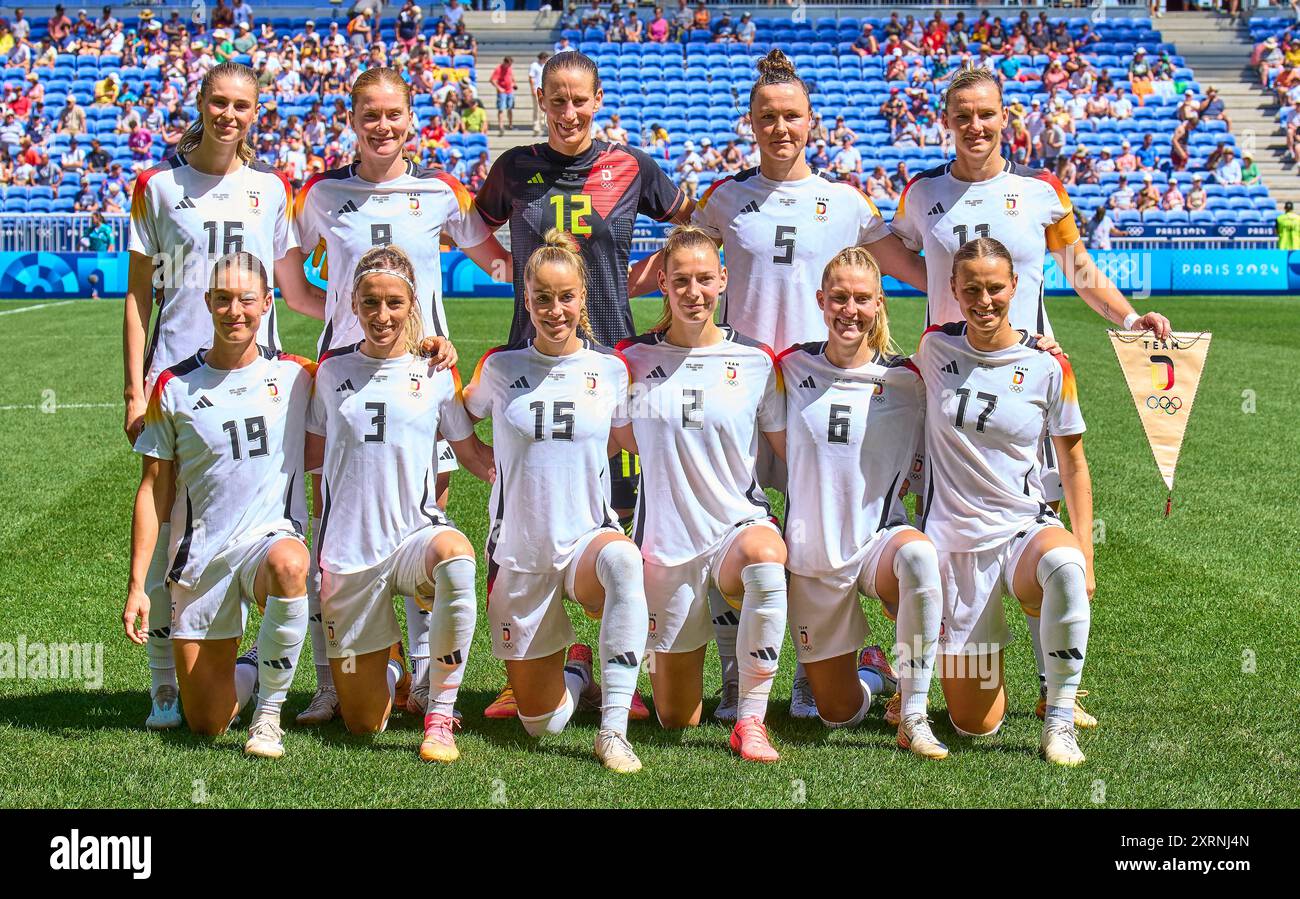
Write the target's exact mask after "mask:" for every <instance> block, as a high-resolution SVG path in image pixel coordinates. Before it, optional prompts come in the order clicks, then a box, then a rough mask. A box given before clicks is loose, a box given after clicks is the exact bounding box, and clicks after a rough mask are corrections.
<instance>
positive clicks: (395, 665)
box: [384, 659, 404, 702]
mask: <svg viewBox="0 0 1300 899" xmlns="http://www.w3.org/2000/svg"><path fill="white" fill-rule="evenodd" d="M403 670H404V669H403V668H402V663H401V662H399V661H398V660H397V659H389V660H388V670H387V671H385V672H384V673H385V675H386V676H387V678H388V701H389V702H392V701H393V700H395V699H396V698H397V682H398V681H399V680H401V679H402V672H403Z"/></svg>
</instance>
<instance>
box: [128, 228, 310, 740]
mask: <svg viewBox="0 0 1300 899" xmlns="http://www.w3.org/2000/svg"><path fill="white" fill-rule="evenodd" d="M209 284H210V286H209V289H208V291H207V294H206V297H207V305H208V308H209V310H210V312H209V320H210V321H211V322H212V324H213V326H214V333H213V335H212V340H211V344H212V347H211V349H200V350H199V351H198V352H197V353H195V354H194V355H192V356H190V357H189V358H188V359H186V360H184V361H182V362H180V363H179V364H176V365H173V366H171V367H169V368H167V369H165V370H164V371H163V372H162V373H161V374H160V375H159V376H158V378H157V380H156V382H155V384H154V388H153V393H152V394H151V395H150V399H149V405H148V408H147V409H146V411H145V426H144V430H143V431H142V432H141V434H140V437H139V439H138V440H137V441H136V445H135V449H136V452H138V453H140V455H141V456H143V457H144V470H143V474H142V476H141V478H140V489H139V491H138V492H137V493H136V498H135V512H134V515H133V516H132V522H131V580H130V584H129V585H128V588H127V601H126V609H125V611H124V612H123V613H122V621H123V624H124V625H125V627H126V634H127V636H128V637H129V638H130V639H131V640H132V641H133V642H135V643H138V644H145V643H146V642H147V641H148V639H149V634H148V632H147V631H146V628H145V627H144V626H142V624H143V622H148V620H149V615H150V612H151V606H152V604H153V603H154V602H156V601H157V600H156V599H155V598H154V597H151V596H150V594H149V592H148V591H147V589H146V583H147V571H148V569H149V567H150V564H151V563H150V557H151V556H153V555H154V551H155V543H156V542H157V541H158V540H159V537H160V532H161V527H160V525H161V523H162V522H164V521H170V522H172V523H173V524H174V528H172V530H171V536H170V539H169V544H170V545H169V546H167V547H165V548H164V550H163V551H164V552H165V554H166V560H167V566H168V571H167V575H166V578H167V583H168V585H169V586H170V595H169V596H167V597H166V600H165V602H164V603H163V605H164V608H166V609H167V610H168V612H169V614H170V615H171V628H172V634H171V638H172V639H171V644H172V648H173V649H174V650H175V664H176V667H177V668H178V669H179V673H180V694H181V697H182V699H183V701H184V704H185V719H186V721H187V723H188V724H189V726H190V729H191V730H192V731H194V732H195V733H200V734H210V735H216V734H221V733H224V732H225V730H226V728H227V727H229V726H230V724H231V723H232V719H233V718H234V717H235V716H236V715H237V714H238V713H239V709H240V708H241V707H242V706H243V705H244V703H245V702H247V701H248V698H249V696H251V695H252V693H253V689H254V686H255V685H257V684H259V682H260V686H258V699H257V710H256V712H255V713H254V715H253V720H252V726H251V727H250V728H249V731H248V742H247V743H245V744H244V751H245V752H246V753H248V754H249V755H257V756H262V757H264V758H279V757H280V756H281V755H283V754H284V744H283V742H282V739H281V738H282V737H283V733H284V732H283V731H282V730H281V729H280V707H281V705H283V703H284V698H285V696H286V694H287V693H288V692H289V685H290V684H291V683H292V681H293V674H294V671H295V670H296V669H297V664H298V654H299V652H300V651H301V650H302V642H303V637H304V636H305V633H306V630H307V583H306V579H307V547H306V546H304V545H303V538H302V535H301V533H300V531H301V528H302V524H301V522H302V519H303V517H304V515H303V509H302V477H303V437H304V430H303V428H304V425H305V421H306V416H307V406H308V403H309V402H310V399H311V391H312V371H313V369H314V368H315V365H314V364H313V363H311V362H308V361H307V360H305V359H300V358H299V357H297V356H290V355H287V354H285V353H281V352H278V351H276V350H273V349H271V348H269V347H264V346H259V345H258V343H257V335H258V333H259V329H260V328H261V326H262V322H263V319H264V318H265V317H266V316H267V315H269V314H270V310H271V306H272V299H271V289H270V286H269V284H268V282H267V274H266V269H265V268H264V267H263V266H262V263H261V262H260V261H258V259H257V257H256V256H254V255H253V254H252V253H250V252H248V251H241V252H236V253H231V254H228V255H226V256H223V257H221V258H220V259H219V260H218V261H217V263H216V265H215V266H214V267H213V269H212V275H211V280H210V282H209ZM253 602H256V603H257V605H258V607H259V608H260V609H261V610H262V624H261V627H260V628H259V630H258V634H257V646H256V647H255V649H254V652H253V653H250V654H249V655H248V656H245V657H244V658H241V659H240V660H239V661H240V662H247V663H248V664H237V663H236V659H235V655H236V653H237V652H238V651H239V641H240V637H241V636H242V635H243V633H244V626H245V623H246V621H247V617H248V605H249V604H250V603H253ZM259 655H260V657H261V664H260V666H259V664H258V656H259ZM259 667H260V674H259Z"/></svg>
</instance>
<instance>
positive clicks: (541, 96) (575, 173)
mask: <svg viewBox="0 0 1300 899" xmlns="http://www.w3.org/2000/svg"><path fill="white" fill-rule="evenodd" d="M602 96H603V92H602V90H601V84H600V74H599V72H598V71H597V69H596V63H595V62H593V61H592V60H591V59H590V58H589V57H587V56H584V55H583V54H581V53H578V52H576V51H575V52H572V53H558V54H556V55H555V56H552V57H551V58H550V59H549V60H547V62H546V65H545V66H544V67H543V68H542V79H541V87H540V88H539V89H538V91H537V97H536V98H535V99H536V103H537V105H538V108H540V109H541V110H542V111H543V112H544V113H545V120H546V129H547V140H546V143H544V144H532V145H530V146H523V147H514V148H512V149H510V150H507V151H506V152H505V153H503V154H502V155H501V156H500V158H498V159H497V161H496V162H495V163H494V164H493V165H492V170H491V171H490V172H488V177H487V181H486V182H485V183H484V184H483V189H482V190H481V191H479V193H478V196H477V197H475V200H474V203H475V207H476V208H477V209H478V212H479V214H480V215H481V216H482V217H483V220H484V221H485V222H487V224H488V227H490V228H492V229H494V230H495V229H497V228H500V227H501V226H502V225H504V224H505V223H506V222H509V223H510V245H511V248H512V249H513V251H514V284H515V315H514V320H513V322H512V323H511V325H510V343H511V344H514V343H516V342H518V341H520V340H522V339H524V338H526V337H529V336H531V335H532V333H533V328H532V321H531V318H530V316H529V314H528V311H527V308H526V305H525V295H526V291H527V286H526V284H525V282H524V271H525V268H526V264H527V260H528V259H529V258H531V256H532V253H533V251H534V250H536V249H537V248H538V247H539V246H541V245H542V244H543V243H544V236H545V235H546V233H547V232H548V231H549V230H550V229H551V228H557V229H559V230H561V231H567V232H568V233H569V234H571V235H572V236H573V237H574V238H576V239H577V241H578V246H579V249H580V252H581V253H582V259H583V262H584V263H585V264H586V268H587V273H588V278H587V291H588V292H587V306H588V309H589V314H590V319H591V333H592V338H593V339H594V340H596V341H597V342H599V343H602V344H604V345H605V346H609V347H612V346H614V345H616V344H617V343H618V342H619V341H620V340H625V339H627V338H629V337H632V336H633V335H635V334H636V331H635V329H634V328H633V325H632V310H631V307H630V306H629V305H628V300H627V297H628V292H627V284H628V256H629V254H630V253H631V250H632V229H633V227H634V225H635V224H636V217H637V215H638V214H643V215H647V216H649V217H650V218H652V219H654V220H656V221H660V222H664V221H669V220H672V221H675V222H685V221H688V220H689V219H690V217H691V210H692V209H693V208H694V203H693V202H692V201H690V200H689V199H687V197H686V195H685V194H684V193H683V192H682V191H680V190H678V188H677V187H676V185H674V184H673V182H672V179H670V178H669V177H668V176H667V175H666V174H664V173H663V172H662V171H660V169H659V167H658V166H657V165H655V163H654V160H652V159H651V158H650V157H649V156H647V155H646V154H645V153H643V152H641V151H640V150H638V149H636V148H635V147H629V146H627V145H626V144H612V143H609V142H607V141H602V140H593V139H592V136H591V133H592V128H591V124H592V119H593V118H594V117H595V115H596V113H597V112H598V111H599V110H600V105H601V99H602ZM610 475H611V497H610V498H611V501H612V503H613V506H614V509H615V511H616V512H617V513H618V516H619V518H620V520H621V521H622V523H623V524H624V526H629V525H630V522H631V515H632V508H633V507H634V506H635V505H636V489H637V488H636V485H637V461H636V459H634V458H633V457H631V456H628V455H627V454H621V455H620V456H619V457H617V458H614V459H611V460H610ZM484 714H485V715H487V716H488V717H489V718H496V717H511V716H513V715H514V714H515V712H514V708H513V704H512V701H511V696H510V691H509V684H507V685H506V689H505V690H503V691H502V694H501V696H500V697H498V699H497V700H496V701H495V702H493V703H492V705H491V706H489V707H488V709H487V710H486V711H485V712H484ZM633 715H634V717H637V718H644V717H647V716H648V715H649V712H648V711H647V710H646V709H645V707H644V706H643V705H641V703H640V701H639V699H638V700H637V701H635V702H634V705H633Z"/></svg>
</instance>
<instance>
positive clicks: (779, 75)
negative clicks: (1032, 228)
mask: <svg viewBox="0 0 1300 899" xmlns="http://www.w3.org/2000/svg"><path fill="white" fill-rule="evenodd" d="M758 71H759V77H758V80H757V81H756V82H755V83H754V86H753V88H751V89H750V92H749V115H750V119H751V121H752V122H753V126H754V140H755V143H756V144H757V146H758V152H759V158H760V162H759V165H758V167H757V168H751V169H746V170H744V171H742V172H740V173H739V174H737V175H734V176H732V177H729V178H724V179H722V180H721V181H718V182H715V183H714V184H713V186H712V187H710V188H709V190H708V191H707V192H706V193H705V194H704V196H703V197H702V198H701V199H700V204H699V206H697V207H696V209H695V212H694V215H693V217H692V222H693V224H695V225H697V226H698V227H700V228H703V229H704V230H705V231H706V232H708V233H709V234H710V235H711V236H713V237H714V238H715V239H717V240H719V241H721V242H722V245H723V247H724V249H725V251H726V257H727V267H728V269H729V270H730V271H731V273H732V275H733V277H732V278H731V285H732V286H731V288H730V289H728V290H727V294H726V298H725V303H724V308H723V310H722V320H723V321H724V322H726V323H728V324H731V325H733V326H734V327H735V328H737V329H738V330H739V331H740V332H741V333H743V334H746V335H748V336H750V337H752V338H753V339H755V340H759V341H762V342H763V343H766V344H767V345H768V346H773V347H778V348H781V349H784V348H785V347H789V346H793V345H795V344H799V343H804V342H806V341H817V340H825V339H826V333H827V332H826V324H825V322H824V321H823V320H822V315H821V312H820V311H819V310H818V308H817V304H816V303H815V302H814V300H813V296H814V295H815V294H816V291H817V289H818V286H819V284H820V280H821V276H822V271H823V269H825V267H826V264H827V263H828V262H830V260H831V258H832V257H834V255H835V254H836V253H838V252H839V251H840V250H841V249H843V248H844V247H846V246H854V245H863V246H866V247H868V248H869V249H870V250H871V253H872V255H873V256H874V257H875V258H876V259H877V260H879V264H880V266H881V267H882V269H883V270H884V271H885V272H886V273H887V274H891V275H893V276H895V277H896V278H899V279H900V280H903V281H906V282H907V283H909V284H911V285H912V286H913V287H916V288H918V289H921V290H924V289H925V266H924V264H923V263H922V262H921V261H920V260H919V259H918V258H917V256H916V254H915V253H912V252H910V251H909V250H908V249H907V248H906V247H904V246H903V245H902V243H900V242H899V240H898V238H896V237H894V236H893V235H891V234H890V233H889V228H888V227H887V226H886V225H885V222H884V219H882V218H881V217H880V213H879V212H878V211H877V210H876V207H875V204H873V203H872V202H871V200H870V199H869V198H868V197H867V196H866V195H865V194H863V193H862V192H861V191H860V190H858V189H857V188H856V187H853V186H852V185H850V184H847V183H844V182H839V181H835V180H834V179H833V178H832V177H831V176H830V175H829V174H828V173H826V172H819V171H815V170H814V169H813V168H811V167H810V166H809V164H808V162H807V160H806V159H805V156H804V148H805V147H806V146H807V144H808V134H809V131H810V129H811V128H812V105H811V101H810V99H809V94H808V87H807V85H806V84H804V82H803V80H802V79H801V78H800V77H799V76H798V74H797V73H796V72H795V68H794V64H793V63H792V62H791V61H790V60H789V58H788V57H786V55H785V54H784V53H782V52H781V51H780V50H772V51H771V52H770V53H768V55H767V57H766V58H764V59H762V60H760V61H759V63H758ZM660 258H661V256H660V254H656V255H655V256H654V257H651V258H650V259H649V260H648V261H647V262H645V263H642V264H641V265H640V266H639V267H638V276H637V277H636V278H635V283H634V285H633V288H632V292H633V294H637V293H645V292H649V291H650V290H653V289H654V279H655V278H656V277H657V274H656V272H657V270H658V268H659V259H660ZM758 478H759V482H760V483H761V484H762V485H763V486H765V487H774V488H776V489H778V490H779V489H783V488H784V486H785V467H784V466H783V465H781V464H780V463H778V462H776V461H775V460H773V459H772V457H771V454H770V452H768V450H767V447H766V445H764V444H760V445H759V472H758ZM713 602H714V606H715V613H714V616H715V621H714V624H715V627H716V629H717V637H718V653H719V656H720V657H721V661H722V672H723V699H722V703H721V704H720V705H719V706H718V709H717V711H716V712H715V715H717V716H718V717H720V718H723V719H724V720H729V719H730V718H732V717H734V715H735V699H734V697H735V695H736V692H735V691H736V679H735V678H736V674H735V672H736V667H735V661H734V660H735V659H736V658H737V656H736V649H735V647H736V626H735V624H734V623H731V622H732V621H733V619H734V617H735V616H734V615H729V614H728V613H727V609H726V605H725V604H724V603H720V602H719V599H718V597H717V596H716V595H715V596H714V599H713ZM871 657H872V658H871V661H872V664H873V666H874V667H875V668H876V669H877V670H878V671H879V673H880V677H881V679H882V681H888V680H892V672H891V671H890V669H889V660H888V658H887V657H886V656H885V654H884V652H883V651H880V650H879V648H878V647H876V648H875V649H874V651H873V652H872V653H871ZM790 714H791V715H792V716H794V717H796V718H815V717H816V716H817V707H816V705H815V704H814V702H813V699H812V692H811V690H810V688H809V687H808V681H807V679H806V678H805V677H804V673H803V667H802V664H801V665H800V666H798V667H797V668H796V670H795V679H794V687H793V690H792V691H791V698H790Z"/></svg>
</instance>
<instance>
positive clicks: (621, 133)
mask: <svg viewBox="0 0 1300 899" xmlns="http://www.w3.org/2000/svg"><path fill="white" fill-rule="evenodd" d="M596 138H597V139H598V140H603V141H608V142H609V143H611V144H623V145H624V146H626V145H627V129H626V128H624V127H623V122H622V118H621V117H620V116H619V114H618V113H614V114H613V115H611V116H610V117H609V124H608V125H606V126H605V127H604V128H602V129H600V131H599V132H598V133H597V134H596Z"/></svg>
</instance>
